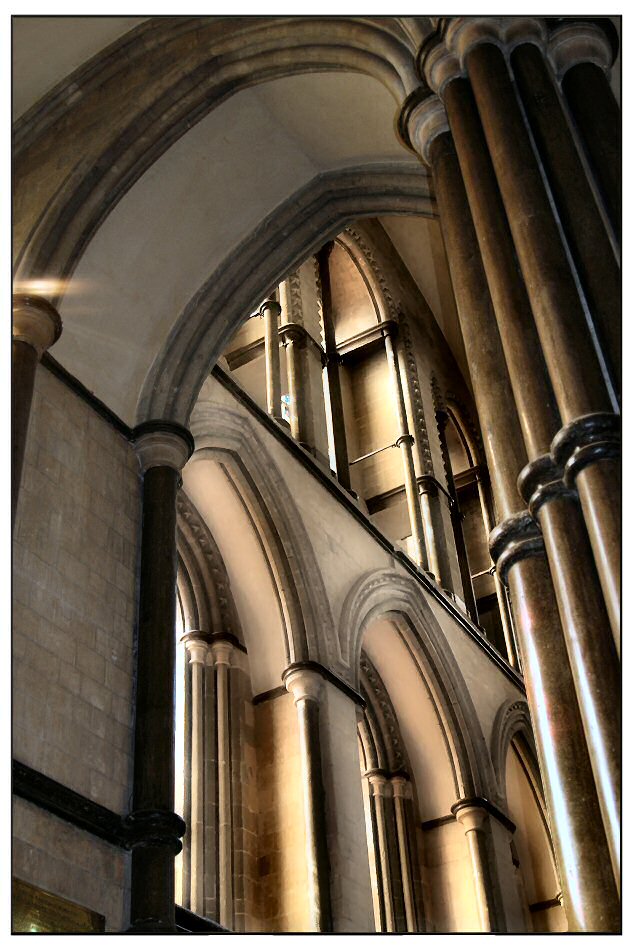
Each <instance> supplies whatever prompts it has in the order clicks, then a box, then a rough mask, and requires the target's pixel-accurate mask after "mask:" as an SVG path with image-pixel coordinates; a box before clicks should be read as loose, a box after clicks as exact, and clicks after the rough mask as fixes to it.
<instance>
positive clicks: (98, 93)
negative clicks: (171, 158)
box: [15, 16, 432, 280]
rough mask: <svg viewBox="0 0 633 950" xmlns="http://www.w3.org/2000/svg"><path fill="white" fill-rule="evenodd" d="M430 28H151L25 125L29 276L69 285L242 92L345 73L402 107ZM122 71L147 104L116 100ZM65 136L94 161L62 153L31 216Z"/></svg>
mask: <svg viewBox="0 0 633 950" xmlns="http://www.w3.org/2000/svg"><path fill="white" fill-rule="evenodd" d="M179 19H180V20H181V22H178V20H179ZM218 21H219V22H218ZM431 30H432V27H431V24H430V21H429V20H428V18H422V17H420V18H414V17H408V18H404V19H403V20H402V21H399V20H398V19H397V18H395V19H394V20H393V21H387V20H386V19H385V18H380V17H366V18H363V19H362V20H359V19H358V18H352V17H319V16H316V17H305V16H295V17H236V18H234V19H233V20H230V19H228V18H207V17H187V18H176V22H174V18H171V17H167V18H165V21H164V22H163V23H161V21H160V20H158V21H150V22H149V23H143V24H140V25H139V26H138V27H137V28H136V29H135V30H133V31H131V32H130V34H129V35H126V36H124V37H122V38H121V39H120V40H119V41H118V42H116V43H114V44H112V45H111V46H109V47H108V48H107V49H106V50H104V51H103V52H102V53H101V54H100V55H99V56H97V57H94V58H93V59H92V60H90V61H89V62H88V63H87V64H85V65H84V66H83V67H81V68H80V69H79V70H77V71H76V72H75V73H73V74H71V76H69V77H67V78H66V79H65V80H64V81H63V82H61V83H59V84H58V85H57V86H56V87H55V88H54V89H53V90H52V92H51V93H50V94H49V95H48V96H46V97H44V99H43V100H41V101H40V102H39V103H37V104H36V105H35V106H34V107H33V108H32V109H31V110H29V112H28V113H27V115H26V116H24V117H23V119H22V120H21V121H20V122H19V123H18V126H17V129H16V143H17V154H18V159H17V161H16V172H15V186H16V191H19V190H20V189H24V191H23V200H22V201H17V202H16V209H15V213H16V219H17V220H16V222H15V223H16V230H17V235H18V236H17V240H16V247H17V264H16V269H17V274H18V277H19V278H20V279H27V278H33V277H38V276H42V275H46V276H47V277H49V278H51V277H54V278H57V279H61V280H63V279H66V278H68V277H69V276H70V274H71V273H72V271H73V269H74V267H75V266H76V263H77V261H78V259H79V257H80V256H81V254H82V252H83V249H84V248H85V247H86V245H87V243H88V242H89V241H90V239H91V237H92V235H94V233H95V231H96V230H97V229H98V227H99V226H100V224H101V223H102V221H103V220H104V219H105V217H106V216H107V215H108V214H109V213H110V211H111V210H112V208H113V207H114V206H115V205H116V203H117V202H118V201H119V200H120V198H121V197H122V196H123V195H124V194H125V192H126V191H127V190H128V189H129V188H130V187H131V186H132V185H133V184H134V183H135V182H136V181H138V179H139V178H140V177H141V176H142V175H143V174H144V173H145V172H146V171H147V170H148V168H149V167H150V166H151V165H152V163H153V162H154V161H156V159H157V158H158V157H159V156H160V155H161V154H163V152H164V151H165V150H166V149H168V148H169V147H170V145H172V144H173V143H174V142H175V141H176V140H177V139H178V138H179V137H180V136H181V135H183V134H184V132H185V131H187V130H188V129H189V128H191V127H192V125H194V124H195V123H196V122H198V121H200V120H201V119H202V118H204V116H205V115H207V114H208V113H209V112H210V111H211V110H212V109H213V108H215V107H216V106H217V105H219V104H220V103H221V102H223V101H225V100H226V99H228V98H229V97H230V96H232V95H235V94H236V93H237V92H239V91H240V90H242V89H245V88H247V87H249V86H254V85H256V84H258V83H261V82H264V81H266V80H271V79H275V78H280V77H284V76H289V75H294V74H297V73H301V72H319V71H320V72H323V71H341V70H342V71H348V72H349V71H351V72H359V73H363V74H365V75H368V76H371V77H373V78H374V79H376V80H377V81H378V82H380V83H381V84H383V85H384V86H385V87H386V88H387V90H388V91H389V92H390V93H391V95H392V96H393V98H394V100H395V102H396V104H397V105H401V104H402V102H403V101H404V100H405V99H406V97H407V96H408V95H409V94H410V93H412V92H413V91H414V90H415V88H416V87H417V86H418V85H419V79H418V77H417V74H416V69H415V54H416V51H417V48H418V46H419V44H420V42H421V40H422V39H423V37H424V36H426V35H428V33H430V32H431ZM174 62H184V63H186V72H185V73H184V74H182V73H178V71H177V70H174V69H173V64H174ZM170 67H171V68H170ZM123 68H125V70H126V75H127V76H128V77H129V76H131V77H132V88H134V82H135V81H136V77H137V76H138V77H140V79H141V81H144V84H145V87H144V93H143V95H138V96H134V95H129V96H127V97H125V99H124V100H121V97H120V95H119V96H117V95H116V90H117V87H118V86H119V84H120V76H121V72H122V70H123ZM148 87H149V89H148ZM95 113H98V114H99V115H101V117H102V134H101V135H100V136H95V137H94V139H93V145H92V148H89V146H88V137H87V136H86V135H85V134H84V130H83V128H82V123H83V124H85V123H86V120H87V119H88V118H89V116H90V114H92V115H94V114H95ZM60 127H63V128H64V130H65V135H66V137H70V136H72V137H73V138H74V140H75V141H76V143H77V151H78V153H79V154H81V155H82V156H83V157H82V158H81V159H80V161H79V162H77V163H75V164H74V165H73V164H72V163H71V162H72V160H69V162H68V163H66V164H64V162H63V160H61V159H60V156H59V154H58V151H57V149H51V151H50V154H51V159H50V165H49V168H48V172H49V174H48V175H43V176H42V177H43V179H44V180H46V179H47V178H48V179H50V181H51V185H50V186H49V188H48V190H47V191H46V193H45V194H42V196H41V199H40V198H38V199H37V201H38V202H39V206H38V205H34V206H33V207H31V206H30V204H29V201H30V200H33V199H32V198H30V196H29V192H30V190H31V189H30V176H31V175H32V173H33V156H34V155H36V154H38V153H39V154H38V158H39V167H40V170H41V160H42V159H41V157H42V155H45V154H47V152H48V149H47V135H48V133H49V132H50V131H51V130H53V132H54V131H55V130H59V128H60ZM106 129H107V130H110V129H111V131H108V132H106V131H105V130H106Z"/></svg>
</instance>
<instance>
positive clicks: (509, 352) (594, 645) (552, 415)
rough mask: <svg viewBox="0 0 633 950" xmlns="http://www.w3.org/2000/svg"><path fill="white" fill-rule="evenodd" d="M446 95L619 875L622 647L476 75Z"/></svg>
mask: <svg viewBox="0 0 633 950" xmlns="http://www.w3.org/2000/svg"><path fill="white" fill-rule="evenodd" d="M523 49H524V47H520V49H519V52H520V51H521V50H523ZM531 49H532V50H535V47H531ZM536 52H537V51H536ZM537 55H539V56H540V53H538V52H537ZM444 101H445V105H446V111H447V117H448V120H449V123H450V126H451V131H452V134H453V138H454V141H455V146H456V149H457V153H458V156H459V161H460V167H461V170H462V175H463V179H464V184H465V187H466V192H467V195H468V200H469V205H470V209H471V212H472V216H473V221H474V224H475V228H476V232H477V238H478V241H479V246H480V249H481V255H482V261H483V264H484V269H485V272H486V277H487V280H488V285H489V287H490V293H491V297H492V299H493V303H494V309H495V315H496V319H497V325H498V327H499V333H500V336H501V341H502V345H503V351H504V356H505V359H506V363H507V365H508V369H509V371H510V379H511V381H512V388H513V393H514V399H515V402H516V405H517V409H518V413H519V420H520V423H521V429H522V432H523V436H524V439H525V443H526V446H527V449H528V455H529V457H530V459H531V460H532V461H531V463H530V465H529V466H528V467H527V468H526V469H525V477H524V479H523V482H522V487H523V490H524V498H525V501H526V502H528V504H530V512H531V513H532V515H533V517H535V518H537V519H538V521H539V523H540V525H541V527H542V529H543V535H544V539H545V547H546V550H547V554H548V559H549V563H550V567H551V572H552V577H553V580H554V588H555V591H556V597H557V602H558V606H559V611H560V616H561V620H562V623H563V630H564V633H565V639H566V643H567V649H568V652H569V657H570V661H571V667H572V672H573V674H574V681H575V684H576V693H577V697H578V703H579V706H580V711H581V714H582V718H583V723H584V727H585V736H586V739H587V744H588V748H589V752H590V756H591V761H592V766H593V769H594V777H595V780H596V787H597V789H598V794H599V798H600V803H601V807H602V814H603V819H604V824H605V829H606V831H607V837H608V840H609V845H610V850H611V855H612V859H613V863H614V872H615V875H616V880H617V879H619V840H620V821H619V811H620V808H619V801H620V792H619V789H620V783H621V766H620V756H619V725H620V714H619V710H620V670H619V663H618V657H617V651H616V649H615V644H614V642H613V637H612V636H611V632H610V629H609V619H608V616H607V613H606V610H605V606H604V602H603V598H602V593H601V590H600V583H599V579H598V577H597V574H596V570H595V566H594V561H593V555H592V551H591V547H590V545H589V541H588V538H587V532H586V529H585V525H584V523H583V519H582V514H581V511H580V508H579V505H578V499H577V496H576V493H575V492H574V491H572V490H570V489H568V488H567V487H566V486H565V485H564V484H563V482H562V480H561V475H562V473H561V472H558V471H557V469H556V466H555V465H554V463H553V461H552V459H551V457H550V455H549V445H550V443H551V441H552V439H553V437H554V435H555V433H556V430H557V429H558V428H559V425H560V417H559V415H558V412H557V409H556V406H555V403H554V399H553V395H552V389H551V386H550V384H549V378H548V372H547V367H546V366H545V363H544V360H543V356H542V353H541V347H540V343H539V339H538V335H537V331H536V326H535V324H534V320H533V317H532V312H531V308H530V304H529V300H528V298H527V293H526V291H525V287H524V284H523V279H522V277H521V274H520V272H519V270H518V267H517V265H516V261H515V257H514V254H513V243H512V235H511V234H510V229H509V226H508V222H507V218H506V216H505V212H504V208H503V203H502V201H501V196H500V194H499V190H498V188H497V185H496V181H495V176H494V171H493V168H492V163H491V161H490V157H489V155H488V151H487V147H486V142H485V139H484V136H483V131H482V129H481V125H480V123H479V120H478V116H477V111H476V108H475V103H474V100H473V97H472V93H471V91H470V86H469V83H468V81H467V80H465V79H455V80H453V81H452V82H450V83H449V84H448V85H447V87H446V88H445V90H444ZM545 486H547V488H545ZM537 491H538V496H536V495H535V493H536V492H537ZM533 496H535V497H534V503H533V504H531V500H532V497H533Z"/></svg>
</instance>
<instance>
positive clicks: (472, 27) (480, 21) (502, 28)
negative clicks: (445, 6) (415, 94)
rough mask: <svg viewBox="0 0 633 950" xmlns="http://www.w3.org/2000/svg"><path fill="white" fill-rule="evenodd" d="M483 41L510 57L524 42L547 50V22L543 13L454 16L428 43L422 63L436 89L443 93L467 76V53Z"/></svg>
mask: <svg viewBox="0 0 633 950" xmlns="http://www.w3.org/2000/svg"><path fill="white" fill-rule="evenodd" d="M482 43H489V44H492V45H493V46H498V47H499V48H500V49H501V50H502V52H503V53H504V55H505V56H506V57H507V58H509V56H510V54H511V53H512V50H513V49H514V48H515V46H519V45H520V44H521V43H533V44H535V45H536V46H538V47H539V48H540V49H542V50H545V48H546V46H547V25H546V22H545V19H544V18H543V17H509V16H485V17H476V16H475V17H469V16H458V17H451V18H450V20H449V22H448V25H447V26H446V28H445V30H444V31H443V36H442V38H441V39H440V40H439V41H438V42H436V43H435V44H429V45H428V46H427V48H426V49H425V51H424V55H423V56H422V57H421V59H420V63H419V69H420V73H421V75H422V76H423V77H424V79H425V80H426V82H428V84H429V86H430V87H431V89H432V90H433V92H436V93H437V94H438V95H439V96H442V95H443V93H444V90H445V89H446V86H447V85H448V84H449V83H450V82H452V81H453V80H454V79H459V78H461V77H462V76H464V75H465V60H466V57H467V55H468V54H469V53H470V52H471V51H472V50H473V49H474V48H475V47H476V46H479V45H481V44H482Z"/></svg>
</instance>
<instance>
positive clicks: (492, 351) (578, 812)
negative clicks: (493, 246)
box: [430, 134, 617, 930]
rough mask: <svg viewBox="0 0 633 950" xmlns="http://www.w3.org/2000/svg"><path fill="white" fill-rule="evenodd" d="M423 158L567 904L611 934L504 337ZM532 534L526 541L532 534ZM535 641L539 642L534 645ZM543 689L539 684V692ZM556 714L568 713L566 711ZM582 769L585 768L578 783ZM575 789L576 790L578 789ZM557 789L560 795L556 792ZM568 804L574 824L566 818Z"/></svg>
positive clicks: (454, 181)
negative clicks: (504, 554)
mask: <svg viewBox="0 0 633 950" xmlns="http://www.w3.org/2000/svg"><path fill="white" fill-rule="evenodd" d="M430 158H431V163H432V168H433V177H434V181H435V184H436V195H437V201H438V206H439V209H440V215H441V222H442V230H443V234H444V237H445V245H446V250H447V255H448V258H449V266H450V268H451V276H452V277H453V275H455V276H454V277H453V286H454V289H455V295H456V301H457V306H458V313H459V316H460V322H461V325H462V328H463V333H464V342H465V346H466V352H467V355H468V359H469V363H470V366H471V378H472V379H473V383H474V386H475V400H476V402H477V408H478V411H479V414H480V419H481V423H482V432H483V438H484V448H485V451H486V456H487V460H488V466H489V470H490V474H491V480H492V481H493V488H494V491H495V498H496V500H497V509H498V513H499V515H500V517H501V518H502V519H503V524H502V525H501V526H500V528H499V529H497V531H498V532H501V535H502V536H503V535H504V533H505V539H504V543H505V545H506V547H507V549H508V551H510V552H513V551H516V550H517V547H518V545H520V544H521V545H522V554H524V555H526V554H529V555H530V557H529V558H528V559H527V560H517V561H516V562H515V563H514V564H513V566H512V571H510V572H509V575H508V582H509V584H510V590H511V594H512V602H513V605H514V608H515V619H516V623H517V634H518V637H519V642H520V645H521V650H522V656H523V662H524V675H525V680H526V686H527V689H528V697H529V699H530V707H531V712H532V717H533V721H534V724H535V730H536V732H537V735H538V737H539V754H540V761H541V765H542V768H543V777H544V782H545V786H546V788H547V789H548V795H547V799H548V807H549V809H550V815H551V818H552V828H553V837H554V841H555V845H556V851H557V859H558V863H559V868H560V873H561V878H562V886H563V888H564V893H565V898H566V906H567V907H568V908H569V913H570V916H571V919H572V927H574V928H575V929H589V930H591V929H601V928H603V929H607V927H606V925H607V924H608V928H609V929H614V928H616V927H617V923H616V921H617V895H616V893H615V887H614V885H613V880H612V875H611V871H610V867H609V866H608V865H609V858H608V848H607V843H606V839H605V837H604V833H603V829H602V824H601V822H600V819H599V815H600V812H599V807H598V801H597V796H596V791H595V785H594V783H593V776H592V771H591V765H590V762H589V757H588V753H587V748H586V744H585V740H584V735H583V729H582V722H581V720H580V715H579V712H578V707H577V703H576V699H575V694H574V690H573V682H572V678H571V671H570V668H569V662H568V659H567V652H566V648H565V644H564V640H563V637H562V632H561V629H560V621H559V617H558V611H557V609H556V606H555V600H554V594H553V590H552V586H551V581H550V579H549V573H548V570H547V565H546V562H545V559H544V557H543V549H542V540H540V536H539V535H538V532H537V531H536V527H535V525H534V522H533V521H532V519H531V518H529V516H527V514H524V515H517V514H516V513H517V512H520V511H521V510H522V507H523V502H522V499H521V497H520V495H519V493H518V489H517V485H516V478H517V475H518V470H519V469H517V467H516V466H517V464H519V463H520V459H521V457H523V458H525V454H524V450H523V446H522V442H521V435H520V428H519V422H518V418H517V414H516V410H515V408H514V404H513V400H512V397H511V387H510V381H509V379H508V374H507V369H506V366H505V360H504V356H503V350H502V347H501V341H500V339H499V336H498V333H496V332H495V331H496V326H495V321H494V316H493V313H492V308H491V301H490V298H489V296H488V292H487V287H486V281H485V275H484V272H483V266H482V263H481V258H480V256H479V250H478V246H477V240H476V236H475V233H474V228H473V225H472V219H471V218H470V212H469V209H468V204H467V200H466V195H465V192H464V188H463V184H462V181H461V176H460V173H459V167H458V164H457V158H456V155H455V152H454V150H453V149H452V146H451V143H450V139H449V137H448V135H447V134H440V135H439V137H436V138H435V139H434V141H433V142H432V144H431V148H430ZM520 467H521V466H520V464H519V468H520ZM522 532H523V533H525V532H527V534H528V537H527V538H526V537H524V536H523V535H522ZM530 532H531V533H532V536H529V535H530ZM493 537H494V533H493ZM523 542H525V543H523ZM504 550H505V548H504ZM492 553H493V556H494V557H495V559H497V558H498V557H499V556H500V555H499V551H498V550H493V551H492ZM538 637H540V638H541V640H542V641H544V642H540V641H538ZM535 641H537V646H538V647H539V649H538V650H537V649H535V646H534V642H535ZM535 684H536V685H535ZM543 684H546V687H545V688H544V686H543ZM570 687H571V688H570ZM553 707H556V708H557V709H559V710H560V717H561V719H564V720H565V723H566V727H567V728H566V731H565V734H564V735H561V733H560V730H559V729H558V730H557V729H556V728H552V721H551V720H550V718H549V716H550V713H549V710H550V709H551V708H553ZM563 710H569V712H568V714H567V713H564V712H563ZM559 721H560V720H559ZM570 744H573V746H574V749H575V752H576V759H575V760H574V762H573V763H572V761H571V760H570V759H569V757H568V752H567V749H568V746H569V745H570ZM579 772H582V776H581V777H579ZM576 783H579V784H581V785H582V790H581V792H580V793H579V792H578V791H577V786H576ZM562 786H564V788H565V792H566V795H561V794H560V789H561V787H562ZM567 795H569V796H571V800H572V801H573V805H568V804H567ZM570 808H571V809H572V816H573V821H570ZM583 812H584V816H583ZM589 828H591V832H590V833H589V832H588V829H589ZM570 861H571V863H570ZM580 864H583V872H582V876H581V877H579V872H578V870H577V867H578V865H580ZM605 865H606V867H607V871H608V873H607V874H606V875H605ZM601 891H603V892H604V894H605V900H604V901H599V900H598V893H599V892H601ZM598 924H599V926H598Z"/></svg>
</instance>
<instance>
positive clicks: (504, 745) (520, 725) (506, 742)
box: [490, 700, 547, 824]
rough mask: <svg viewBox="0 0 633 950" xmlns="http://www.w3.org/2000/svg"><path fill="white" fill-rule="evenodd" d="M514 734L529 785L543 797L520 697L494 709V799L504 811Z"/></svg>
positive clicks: (529, 725)
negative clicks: (495, 796)
mask: <svg viewBox="0 0 633 950" xmlns="http://www.w3.org/2000/svg"><path fill="white" fill-rule="evenodd" d="M517 734H520V737H521V739H522V740H523V741H522V749H521V752H522V758H523V762H524V765H525V767H526V769H528V771H529V774H530V781H531V784H532V787H533V788H534V790H535V792H536V793H537V795H538V797H539V799H540V800H541V801H542V800H543V789H542V783H541V777H540V772H539V768H538V759H537V755H536V744H535V742H534V734H533V732H532V721H531V719H530V712H529V709H528V704H527V703H526V702H524V701H523V700H518V701H516V702H511V701H509V700H508V701H506V702H505V703H504V704H503V705H502V706H501V707H500V709H499V710H498V711H497V715H496V716H495V721H494V724H493V727H492V736H491V739H490V757H491V759H492V766H493V769H494V772H495V777H496V780H497V794H498V800H499V805H500V806H501V808H502V810H504V811H507V807H508V803H507V799H506V759H507V757H508V748H509V746H510V743H511V742H512V740H513V739H515V738H516V736H517ZM546 824H547V822H546Z"/></svg>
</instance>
